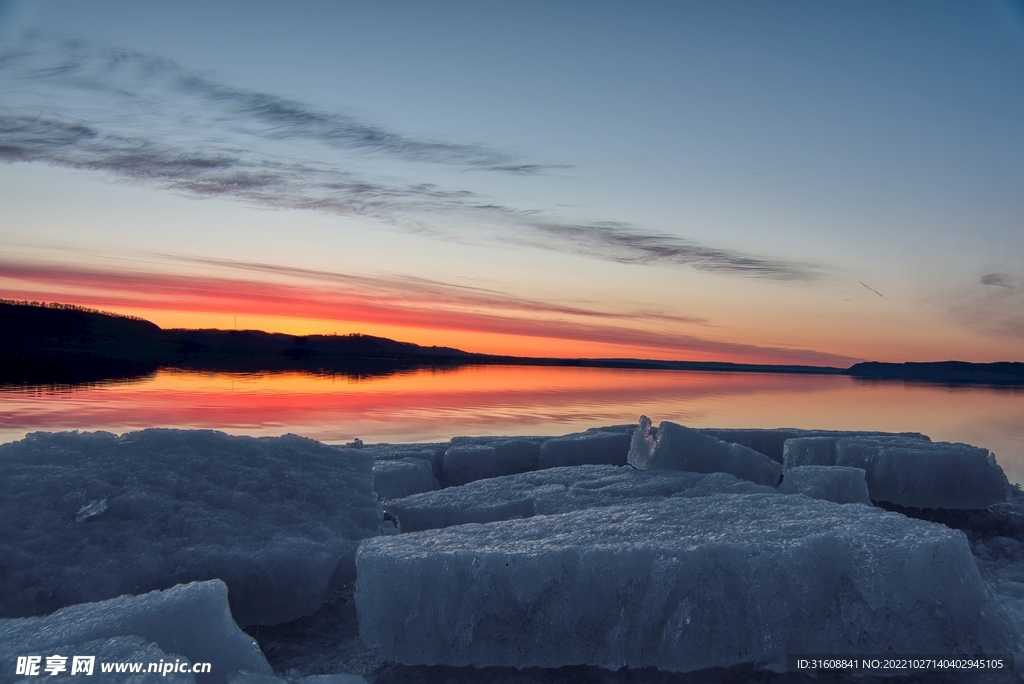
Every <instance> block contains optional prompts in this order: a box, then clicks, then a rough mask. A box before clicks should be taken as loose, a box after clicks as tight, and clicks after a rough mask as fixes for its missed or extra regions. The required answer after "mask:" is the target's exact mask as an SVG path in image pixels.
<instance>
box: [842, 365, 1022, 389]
mask: <svg viewBox="0 0 1024 684" xmlns="http://www.w3.org/2000/svg"><path fill="white" fill-rule="evenodd" d="M846 374H847V375H852V376H853V377H855V378H861V379H864V380H903V381H908V382H929V383H940V384H944V385H951V386H954V385H1003V386H1015V387H1019V386H1024V363H1012V362H1008V361H1000V362H997V363H968V362H966V361H937V362H933V363H879V362H877V361H868V362H865V363H857V364H854V365H853V366H850V368H848V369H847V370H846Z"/></svg>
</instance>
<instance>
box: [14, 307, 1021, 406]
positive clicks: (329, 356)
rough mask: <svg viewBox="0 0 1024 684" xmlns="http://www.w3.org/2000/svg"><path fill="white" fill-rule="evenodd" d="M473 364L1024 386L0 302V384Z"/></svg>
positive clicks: (1013, 378) (893, 367) (955, 371)
mask: <svg viewBox="0 0 1024 684" xmlns="http://www.w3.org/2000/svg"><path fill="white" fill-rule="evenodd" d="M470 365H511V366H549V367H578V368H618V369H635V370H674V371H699V372H725V373H784V374H797V375H846V376H850V377H853V378H856V379H859V380H866V381H902V382H915V383H917V382H921V383H929V384H944V385H950V386H958V385H963V386H970V385H977V386H1000V387H1022V388H1024V363H1011V362H1001V363H981V364H979V363H967V362H961V361H944V362H936V363H879V362H865V363H858V364H854V365H853V366H851V367H850V368H834V367H829V366H805V365H775V364H746V363H729V362H715V361H664V360H650V359H564V358H551V357H522V356H502V355H494V354H475V353H471V352H465V351H462V350H460V349H453V348H450V347H423V346H420V345H416V344H411V343H408V342H396V341H395V340H390V339H387V338H383V337H372V336H368V335H344V336H334V335H308V336H294V335H285V334H281V333H265V332H261V331H255V330H181V329H170V330H164V329H162V328H160V327H158V326H157V325H155V324H153V323H151V322H149V321H146V320H143V319H139V318H131V317H126V316H118V315H116V314H108V313H104V312H99V311H92V310H88V309H83V308H80V307H69V306H62V305H48V306H41V305H38V304H30V303H22V302H4V301H0V385H46V384H70V385H74V384H80V383H92V382H98V381H103V380H118V379H131V378H138V377H144V376H147V375H150V374H152V373H154V372H156V371H157V370H160V369H172V368H173V369H179V370H185V371H188V370H194V371H210V372H242V373H245V372H249V373H252V372H281V371H299V372H310V373H333V374H342V375H349V376H352V377H371V376H382V375H391V374H394V373H398V372H403V371H410V370H416V369H420V368H449V369H454V368H458V367H463V366H470Z"/></svg>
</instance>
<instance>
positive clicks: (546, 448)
mask: <svg viewBox="0 0 1024 684" xmlns="http://www.w3.org/2000/svg"><path fill="white" fill-rule="evenodd" d="M629 442H630V434H629V433H626V432H618V431H614V430H611V431H609V430H588V431H587V432H580V433H577V434H573V435H565V436H564V437H553V438H551V439H549V440H547V441H546V442H544V443H543V444H542V445H541V447H540V457H539V458H538V461H537V467H538V468H558V467H562V466H578V465H618V466H622V465H626V458H627V457H628V455H629Z"/></svg>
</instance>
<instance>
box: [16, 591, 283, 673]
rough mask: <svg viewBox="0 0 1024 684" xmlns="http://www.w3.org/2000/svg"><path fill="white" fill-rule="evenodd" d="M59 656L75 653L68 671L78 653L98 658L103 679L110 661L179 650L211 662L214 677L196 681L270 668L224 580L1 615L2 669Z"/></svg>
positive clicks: (170, 656) (148, 658)
mask: <svg viewBox="0 0 1024 684" xmlns="http://www.w3.org/2000/svg"><path fill="white" fill-rule="evenodd" d="M54 654H59V655H63V656H66V657H67V658H68V660H67V663H66V664H67V665H68V672H66V673H64V674H65V675H68V676H70V675H69V673H70V669H71V668H70V664H71V662H72V657H73V656H75V655H93V656H96V662H95V663H94V673H93V676H94V677H96V678H97V680H99V681H109V680H110V677H109V676H108V675H106V674H104V673H102V672H101V671H100V670H101V664H102V663H104V662H146V663H149V662H158V661H159V660H160V659H164V660H165V662H174V660H175V658H174V656H176V655H177V656H183V659H186V660H189V661H191V662H192V663H210V665H211V667H210V673H209V675H208V676H205V677H204V676H200V677H197V678H196V680H197V681H200V682H202V681H209V682H225V681H227V677H228V675H229V674H230V673H232V672H236V671H239V670H245V671H249V672H255V673H265V674H270V672H271V670H270V665H268V664H267V660H266V658H264V657H263V654H262V653H261V652H260V649H259V647H258V646H257V645H256V642H255V641H254V640H253V639H252V637H250V636H249V635H248V634H245V633H244V632H242V631H241V630H240V629H238V625H237V624H235V621H234V620H233V619H232V617H231V613H230V611H229V610H228V590H227V586H225V584H224V583H223V582H221V581H219V580H212V581H208V582H193V583H191V584H185V585H179V586H176V587H172V588H170V589H166V590H164V591H154V592H150V593H148V594H143V595H141V596H121V597H118V598H114V599H108V600H106V601H99V602H96V603H85V604H81V605H76V606H68V607H66V608H61V609H60V610H58V611H56V612H54V613H52V614H50V615H46V616H43V617H29V618H15V619H2V620H0V662H2V663H3V665H4V672H3V674H5V675H6V674H9V672H8V671H7V670H8V665H11V669H13V663H14V662H15V660H16V657H17V656H27V655H42V656H43V657H44V658H43V662H44V663H45V656H49V655H54ZM192 676H193V675H192V674H191V673H189V675H188V677H178V679H183V680H185V681H189V680H191V679H192ZM0 677H2V675H0ZM48 678H49V677H47V679H48ZM174 679H175V678H172V677H164V678H163V681H168V680H172V681H173V680H174ZM129 681H138V680H137V679H130V680H129Z"/></svg>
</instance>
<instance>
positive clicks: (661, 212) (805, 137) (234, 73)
mask: <svg viewBox="0 0 1024 684" xmlns="http://www.w3.org/2000/svg"><path fill="white" fill-rule="evenodd" d="M0 162H3V163H0V297H2V298H7V299H17V300H44V301H58V302H64V303H72V304H80V305H85V306H90V307H95V308H100V309H104V310H109V311H115V312H119V313H125V314H133V315H137V316H142V317H144V318H147V319H149V320H152V321H153V322H155V323H157V324H158V325H161V326H163V327H216V328H232V327H238V328H240V329H242V328H252V329H263V330H270V331H280V332H287V333H293V334H310V333H328V334H330V333H338V334H343V333H352V332H361V333H366V334H373V335H383V336H386V337H391V338H394V339H399V340H404V341H410V342H416V343H419V344H426V345H432V344H438V345H447V346H455V347H459V348H461V349H465V350H468V351H477V352H491V353H502V354H517V355H543V356H567V357H583V356H586V357H597V356H600V357H645V358H664V359H692V360H722V361H737V362H760V363H809V364H826V365H849V364H850V363H853V362H855V361H858V360H864V359H872V360H882V361H936V360H947V359H960V360H967V361H999V360H1010V361H1024V2H1021V1H1020V0H1015V1H1013V2H1007V1H1005V0H1000V1H994V2H972V3H962V2H949V3H943V2H933V1H928V2H901V3H886V2H849V3H843V2H830V3H818V2H807V3H790V2H785V3H761V2H714V3H711V2H708V3H696V2H693V3H663V4H662V3H645V4H637V3H625V2H623V3H600V2H572V3H570V2H564V3H561V2H559V3H551V2H536V3H531V2H506V3H478V2H464V3H457V2H430V3H422V2H416V3H414V2H408V3H404V2H387V3H355V2H352V3H333V2H331V3H328V2H322V3H320V2H303V3H253V2H217V3H208V2H176V3H168V4H159V5H158V4H156V3H138V2H90V3H77V2H70V1H66V2H52V1H39V2H24V3H18V2H9V1H4V0H0Z"/></svg>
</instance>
